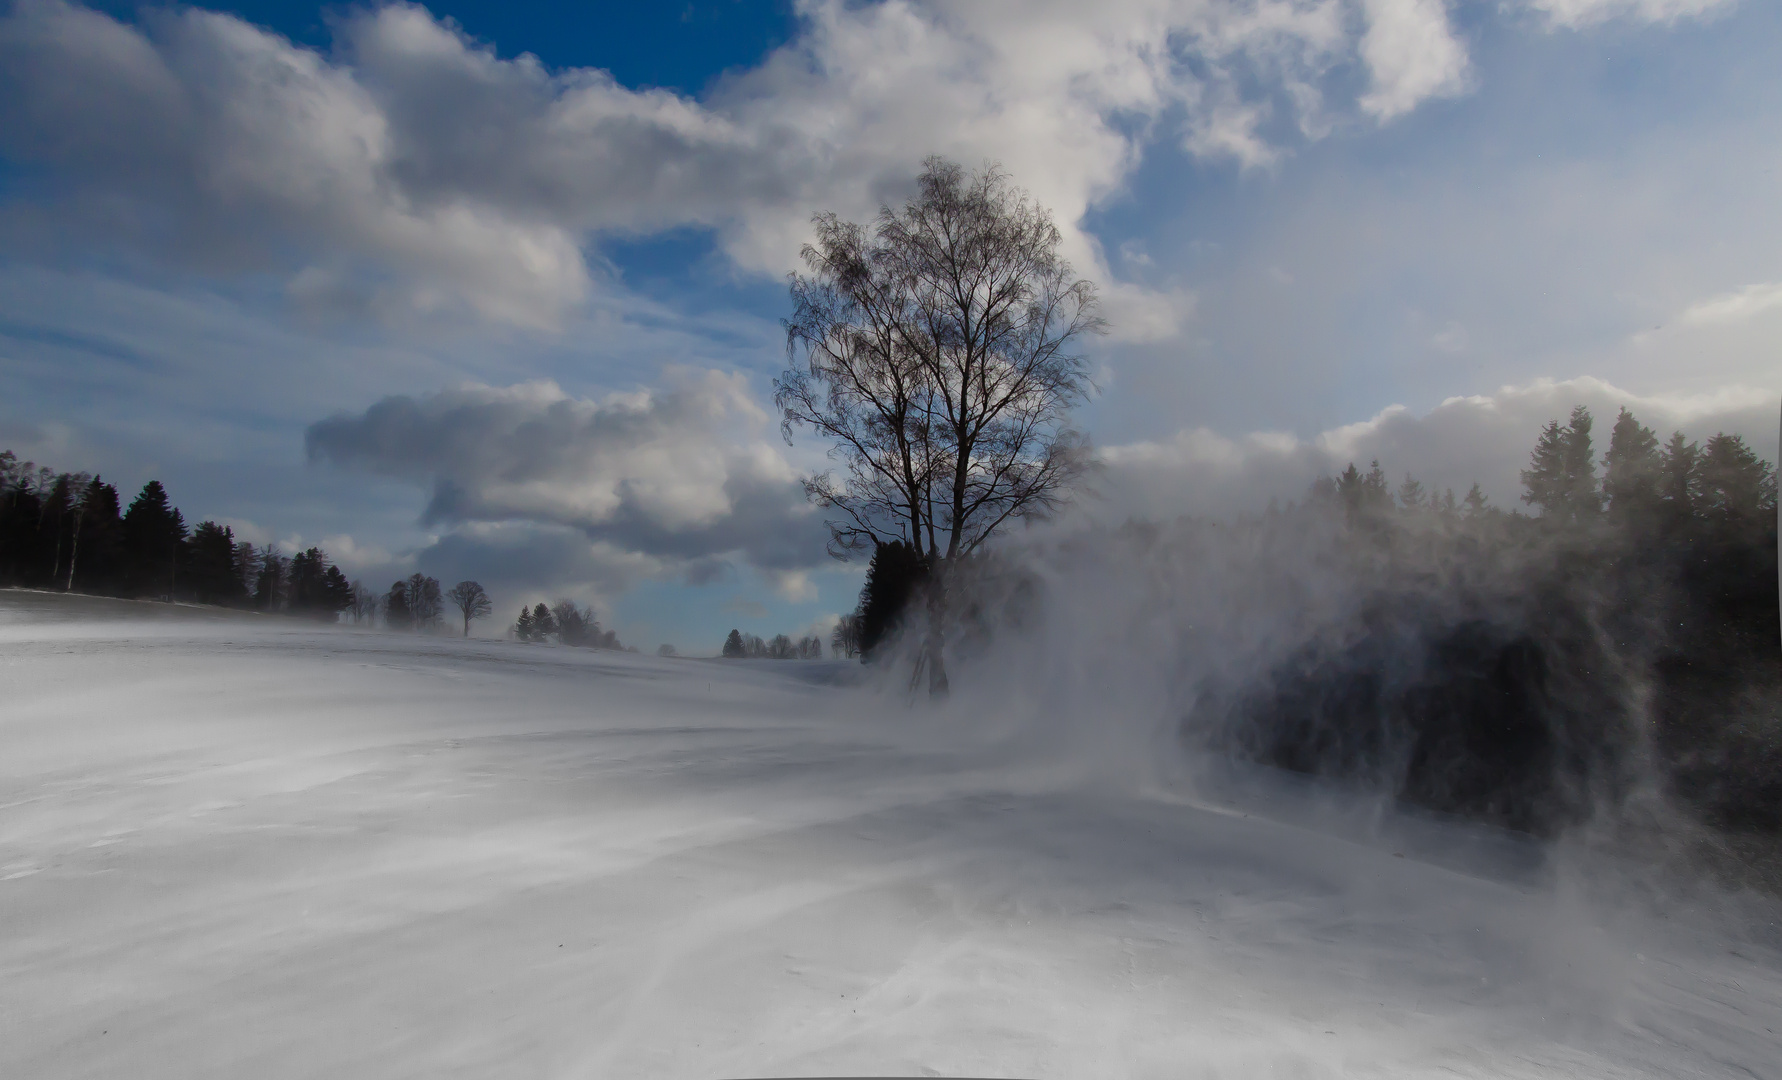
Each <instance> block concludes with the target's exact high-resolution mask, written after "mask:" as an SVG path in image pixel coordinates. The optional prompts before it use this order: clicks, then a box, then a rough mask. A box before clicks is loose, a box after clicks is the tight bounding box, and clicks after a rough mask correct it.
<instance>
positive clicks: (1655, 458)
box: [1603, 408, 1663, 518]
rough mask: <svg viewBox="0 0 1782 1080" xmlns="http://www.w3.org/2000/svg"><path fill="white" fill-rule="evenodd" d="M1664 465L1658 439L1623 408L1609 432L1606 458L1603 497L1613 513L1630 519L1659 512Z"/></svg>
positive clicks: (1649, 429) (1604, 459)
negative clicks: (1660, 481) (1660, 484)
mask: <svg viewBox="0 0 1782 1080" xmlns="http://www.w3.org/2000/svg"><path fill="white" fill-rule="evenodd" d="M1662 465H1663V461H1662V459H1661V458H1660V456H1659V453H1658V436H1656V435H1654V434H1653V433H1652V429H1651V428H1648V427H1643V426H1641V424H1640V422H1639V421H1638V420H1636V419H1634V414H1633V413H1631V412H1628V411H1627V409H1625V408H1623V409H1622V410H1621V413H1620V415H1618V416H1617V417H1616V418H1615V427H1614V428H1613V429H1612V430H1611V431H1610V432H1609V450H1608V453H1606V454H1604V455H1603V497H1604V498H1605V499H1606V500H1607V501H1608V504H1609V512H1610V513H1612V514H1615V515H1616V516H1617V517H1621V518H1627V517H1629V516H1634V517H1642V516H1645V515H1647V514H1650V513H1651V512H1652V511H1653V510H1655V509H1656V508H1657V506H1658V499H1659V476H1660V469H1661V467H1662Z"/></svg>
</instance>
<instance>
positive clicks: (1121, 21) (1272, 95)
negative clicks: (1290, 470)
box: [0, 0, 1466, 339]
mask: <svg viewBox="0 0 1782 1080" xmlns="http://www.w3.org/2000/svg"><path fill="white" fill-rule="evenodd" d="M1364 6H1365V8H1366V11H1367V23H1368V28H1367V31H1366V33H1365V35H1363V36H1362V37H1361V38H1359V40H1358V39H1356V37H1355V35H1354V34H1353V33H1352V32H1351V31H1350V29H1349V22H1350V21H1349V20H1348V19H1347V17H1346V15H1345V11H1346V10H1347V8H1346V7H1345V6H1344V4H1343V3H1341V2H1339V0H1244V2H1236V0H1125V2H1122V3H1111V4H1101V5H1096V6H1094V7H1093V8H1091V7H1088V6H1084V5H1081V4H1069V3H1062V2H1059V3H1039V4H974V5H940V4H926V3H915V2H907V0H890V2H887V3H881V4H865V5H859V4H847V3H842V2H840V0H810V2H808V3H806V4H804V5H803V6H802V7H801V12H800V13H801V16H802V32H801V33H800V35H799V36H798V37H797V38H796V39H795V40H794V41H793V42H791V43H790V44H788V45H787V46H785V47H784V48H782V49H781V50H779V51H778V52H776V53H775V54H773V55H771V56H770V57H768V58H767V59H766V60H765V61H764V62H763V63H762V64H761V65H759V66H758V67H756V68H755V69H753V70H749V71H746V72H743V73H741V74H738V75H735V76H732V77H730V78H729V79H728V80H727V81H725V82H723V83H721V84H720V85H719V87H718V88H717V89H715V90H714V91H713V92H712V93H711V94H710V95H708V97H707V98H706V99H705V100H703V101H695V100H692V99H689V98H686V97H682V96H680V95H677V94H674V93H671V92H667V91H663V90H646V91H634V90H631V89H628V88H626V87H623V86H620V85H618V84H617V83H616V82H614V80H613V79H612V78H611V76H610V75H608V74H607V73H606V72H604V71H598V70H590V69H574V70H567V71H559V72H552V71H548V70H546V69H545V68H544V67H543V66H542V65H540V64H539V63H538V62H537V61H536V60H534V59H533V58H531V57H530V56H522V57H520V58H518V59H512V60H504V59H501V58H499V57H498V56H496V55H495V54H494V53H493V52H492V51H491V50H489V49H487V48H485V47H483V46H481V45H478V44H476V43H474V42H471V41H469V40H467V39H466V38H464V37H463V36H462V35H461V34H459V33H458V32H457V31H456V30H455V29H453V28H452V27H450V26H448V25H446V24H442V23H440V22H438V21H437V20H435V19H434V18H433V17H432V16H431V15H430V14H429V13H428V12H426V11H425V10H424V9H422V8H420V7H415V6H409V5H401V4H397V5H391V6H386V7H382V8H379V9H375V10H365V11H360V12H358V13H356V14H353V15H351V16H349V17H347V18H346V19H345V20H344V21H343V22H342V23H341V24H340V25H339V27H338V30H337V39H336V51H335V52H334V53H333V54H332V55H331V56H328V57H324V56H322V55H321V54H318V53H316V52H313V51H311V50H308V49H303V48H299V47H297V46H294V45H292V44H291V43H290V42H289V41H286V40H285V39H283V38H280V37H278V36H276V35H272V34H269V33H267V32H265V31H262V30H259V29H257V28H254V27H251V26H249V25H248V24H246V23H244V22H242V21H240V20H238V19H235V18H233V17H230V16H227V15H221V14H216V13H211V12H206V11H202V10H197V9H183V10H176V11H162V12H159V13H155V14H152V15H151V16H148V17H147V18H146V22H145V25H144V27H143V28H141V29H138V28H136V27H131V26H126V25H124V24H122V23H119V22H117V21H114V20H112V19H110V18H108V17H106V16H104V15H100V14H97V13H94V12H92V11H89V10H87V9H84V8H81V7H77V6H72V5H69V4H67V3H64V2H62V0H24V2H22V3H20V4H18V5H17V6H16V7H15V8H14V9H13V11H12V12H11V13H10V14H9V15H8V16H6V17H5V18H4V19H0V99H4V100H6V101H8V102H9V103H10V105H9V107H8V108H7V109H6V110H4V111H3V112H0V147H3V148H4V149H5V150H6V151H7V152H8V153H9V154H11V155H13V156H15V157H18V158H22V159H26V160H30V161H34V162H36V163H39V164H41V165H47V166H50V167H53V168H56V169H59V170H60V171H61V174H62V178H63V181H64V183H63V184H61V185H60V187H61V190H62V191H63V193H64V194H63V198H64V200H65V201H66V202H67V203H68V205H72V206H75V207H77V208H78V210H79V212H78V213H77V214H75V215H73V219H77V220H81V221H88V222H91V221H94V220H101V219H102V220H104V221H105V222H107V223H108V224H107V225H106V226H105V227H106V228H108V229H110V230H112V231H113V232H117V233H126V234H131V235H133V236H134V237H135V239H136V240H137V241H138V242H139V243H140V245H141V246H142V247H143V248H144V249H145V250H151V251H157V252H158V251H161V250H163V249H168V250H175V251H178V252H180V253H183V254H184V255H185V256H186V257H188V258H194V259H199V260H201V261H208V262H211V263H215V262H219V261H221V262H224V263H231V262H233V263H239V262H240V261H241V260H243V259H252V260H258V261H261V262H267V263H272V264H275V265H286V264H289V263H290V262H291V260H292V256H293V253H295V255H296V256H297V257H296V260H295V265H287V269H288V272H289V274H290V279H289V293H290V295H291V296H292V297H293V298H294V299H295V300H296V301H298V302H299V303H301V304H304V305H306V306H309V307H312V308H316V309H322V310H342V309H347V310H361V309H362V310H364V311H367V312H370V313H373V314H379V315H383V316H386V317H391V316H401V315H402V314H404V313H415V312H419V313H428V312H438V311H443V310H449V309H452V308H453V307H455V306H458V305H461V304H466V305H468V306H469V307H470V308H471V309H472V310H474V311H476V312H478V313H479V314H480V315H482V316H484V317H486V318H490V319H495V320H501V321H507V322H512V323H516V324H520V325H525V326H541V327H549V326H554V325H556V324H557V323H558V321H559V320H560V319H561V318H562V317H563V315H564V313H565V312H566V311H568V310H569V309H572V308H574V307H575V306H577V305H578V304H580V303H581V302H583V300H584V299H585V298H586V296H587V295H588V293H589V290H590V289H591V287H592V280H591V278H590V276H589V273H588V270H587V267H586V265H585V263H584V261H583V257H582V254H581V251H580V245H581V243H582V242H583V241H584V240H585V238H586V237H587V236H588V235H589V234H591V233H592V234H598V233H602V232H627V233H648V232H652V231H655V230H659V229H663V228H668V227H674V226H683V225H695V226H710V227H713V228H715V229H717V230H718V232H719V235H720V237H721V242H722V244H723V247H724V250H725V251H726V252H727V253H728V254H729V256H730V257H731V258H732V259H733V260H734V261H735V262H736V263H737V264H738V265H739V266H741V267H743V268H745V269H748V270H756V271H766V272H770V273H774V274H778V273H781V272H784V271H785V270H786V269H788V268H789V267H790V266H791V265H792V264H793V263H794V262H795V260H796V255H797V251H798V248H799V246H800V244H801V243H802V242H803V241H804V239H805V238H806V236H807V233H808V227H809V226H808V218H809V215H810V213H811V212H812V210H814V209H818V208H828V209H834V210H836V211H838V212H841V213H844V214H847V215H849V216H852V217H856V218H859V217H864V216H867V215H869V214H871V213H872V212H873V211H874V210H875V209H876V208H877V206H878V205H879V204H880V203H881V202H883V201H886V200H890V199H894V198H895V197H897V196H898V195H899V194H901V192H902V191H903V190H904V189H905V187H906V186H907V184H908V183H909V181H910V179H911V177H913V175H914V173H915V171H916V169H917V167H918V166H919V163H920V161H921V159H922V158H923V157H924V156H926V155H928V154H930V153H936V152H938V153H943V154H947V155H951V156H953V157H955V158H958V159H961V160H964V161H967V162H969V163H974V164H975V163H976V162H978V161H981V160H984V159H995V160H999V161H1001V162H1002V163H1003V164H1004V165H1005V166H1007V167H1008V168H1009V170H1010V171H1011V172H1012V173H1013V174H1014V176H1015V177H1016V178H1017V179H1018V180H1019V181H1020V182H1021V183H1022V184H1024V185H1026V186H1027V187H1029V188H1030V189H1031V190H1032V192H1033V194H1034V195H1035V196H1036V198H1037V199H1038V200H1039V201H1040V202H1041V203H1043V204H1045V205H1047V206H1049V207H1050V208H1051V209H1052V210H1053V211H1054V212H1055V213H1056V214H1057V216H1058V218H1059V219H1060V222H1061V224H1062V225H1063V226H1064V227H1065V247H1066V250H1067V254H1068V256H1069V257H1070V258H1071V259H1072V261H1073V262H1074V263H1075V264H1076V265H1077V266H1078V267H1079V268H1080V269H1082V270H1083V271H1084V272H1086V273H1088V274H1090V275H1091V276H1093V277H1096V278H1097V279H1099V280H1101V281H1102V282H1103V284H1104V286H1105V287H1106V289H1107V290H1108V293H1109V298H1110V307H1117V308H1119V309H1120V311H1121V313H1122V315H1123V318H1122V319H1121V320H1117V321H1116V324H1115V325H1116V331H1117V332H1122V333H1125V332H1129V333H1131V334H1132V335H1133V336H1135V337H1137V338H1139V339H1154V338H1156V337H1159V336H1163V335H1164V334H1166V333H1168V332H1169V329H1170V328H1171V327H1173V326H1174V325H1176V324H1177V323H1178V322H1179V321H1180V319H1181V318H1182V316H1183V312H1184V308H1185V305H1184V303H1183V297H1181V296H1179V295H1175V294H1172V293H1168V292H1165V293H1161V294H1159V293H1153V292H1150V291H1149V290H1146V289H1143V288H1140V287H1138V286H1134V285H1131V284H1128V283H1121V282H1118V281H1116V280H1114V279H1113V277H1112V275H1111V273H1110V272H1109V266H1108V264H1107V262H1106V261H1105V259H1104V258H1103V256H1102V253H1101V252H1100V250H1099V249H1098V248H1097V247H1096V245H1095V244H1094V243H1093V242H1092V241H1091V240H1090V239H1089V238H1088V237H1087V236H1086V234H1084V233H1083V232H1082V231H1081V230H1080V229H1079V228H1078V225H1077V223H1078V222H1079V220H1080V219H1081V218H1082V217H1083V215H1084V213H1085V212H1086V211H1087V209H1088V208H1089V207H1090V206H1092V205H1093V204H1095V203H1096V202H1097V201H1098V200H1100V199H1102V198H1104V197H1106V196H1107V195H1109V194H1111V193H1114V192H1116V191H1117V190H1118V189H1119V188H1120V186H1121V184H1122V183H1123V182H1124V180H1125V178H1126V177H1127V175H1128V174H1129V173H1130V172H1131V171H1132V169H1133V168H1134V167H1135V166H1136V164H1137V162H1138V159H1139V154H1140V147H1141V146H1142V144H1143V140H1144V138H1145V133H1146V131H1148V129H1149V126H1150V125H1151V124H1153V123H1154V122H1156V121H1157V120H1158V119H1160V118H1161V117H1163V116H1165V115H1168V114H1171V113H1172V112H1179V113H1180V114H1181V115H1182V117H1183V124H1184V140H1185V142H1186V144H1187V145H1188V146H1189V147H1190V148H1191V149H1192V150H1193V151H1194V152H1196V153H1198V154H1202V155H1207V156H1214V157H1231V158H1234V159H1236V160H1237V161H1239V162H1240V163H1242V164H1244V165H1246V166H1256V165H1266V164H1268V163H1270V162H1272V161H1274V160H1277V159H1278V156H1279V154H1280V153H1281V151H1282V149H1283V145H1282V144H1281V142H1280V138H1281V137H1282V136H1281V134H1279V133H1277V134H1270V133H1268V132H1267V131H1266V130H1265V129H1266V128H1267V126H1268V124H1269V122H1270V120H1271V118H1272V117H1274V116H1275V115H1277V114H1278V113H1279V112H1280V111H1282V110H1285V111H1286V112H1288V113H1292V114H1295V118H1296V120H1297V122H1298V129H1299V131H1300V132H1301V134H1302V136H1304V137H1316V135H1317V134H1319V133H1322V132H1324V131H1327V130H1329V127H1330V125H1329V123H1328V119H1327V118H1326V117H1325V114H1326V113H1327V112H1328V111H1329V110H1331V109H1333V108H1335V109H1338V110H1341V109H1345V108H1349V107H1350V106H1348V105H1345V104H1343V102H1342V101H1341V100H1340V98H1341V95H1337V98H1336V99H1335V100H1336V104H1335V105H1332V104H1331V103H1332V101H1333V97H1332V94H1333V92H1334V90H1335V89H1336V88H1337V87H1338V83H1340V79H1338V80H1337V81H1336V82H1333V81H1332V80H1333V79H1335V78H1336V77H1337V76H1338V75H1339V74H1340V72H1341V70H1342V69H1343V68H1345V67H1346V66H1354V65H1357V64H1361V65H1365V67H1366V68H1367V70H1368V71H1369V72H1370V73H1371V76H1372V88H1371V89H1370V90H1369V91H1368V93H1367V95H1366V96H1365V97H1364V98H1363V99H1362V100H1361V101H1360V103H1359V107H1360V108H1361V109H1362V110H1363V111H1364V112H1366V113H1367V114H1369V115H1372V116H1374V117H1376V118H1378V119H1381V120H1386V119H1390V118H1392V117H1395V116H1398V115H1401V114H1403V113H1404V112H1407V111H1409V110H1411V109H1413V108H1415V107H1416V105H1417V104H1418V103H1419V102H1420V101H1423V100H1425V99H1427V98H1428V97H1431V96H1439V95H1443V94H1450V93H1454V92H1457V90H1458V89H1459V88H1460V86H1461V80H1462V79H1463V76H1464V73H1465V69H1466V55H1465V50H1464V46H1463V45H1461V44H1460V43H1459V42H1458V40H1457V39H1456V38H1455V37H1454V36H1453V34H1452V33H1451V31H1450V30H1449V28H1448V25H1447V17H1446V13H1445V11H1444V10H1443V8H1442V6H1441V4H1440V2H1439V0H1366V2H1365V4H1364ZM1327 84H1328V85H1327Z"/></svg>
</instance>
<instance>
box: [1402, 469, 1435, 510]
mask: <svg viewBox="0 0 1782 1080" xmlns="http://www.w3.org/2000/svg"><path fill="white" fill-rule="evenodd" d="M1431 504H1432V505H1433V499H1432V500H1431ZM1398 505H1399V506H1400V507H1401V508H1402V509H1405V510H1411V511H1416V510H1422V509H1424V498H1423V485H1422V484H1420V483H1418V482H1417V481H1416V480H1415V479H1413V478H1412V476H1411V474H1410V473H1405V482H1404V483H1402V484H1400V485H1398Z"/></svg>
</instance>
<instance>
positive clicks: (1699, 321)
mask: <svg viewBox="0 0 1782 1080" xmlns="http://www.w3.org/2000/svg"><path fill="white" fill-rule="evenodd" d="M1777 308H1782V282H1774V281H1772V282H1766V283H1764V284H1759V285H1747V286H1746V287H1744V288H1743V289H1740V290H1739V291H1737V292H1733V293H1727V294H1726V295H1724V296H1716V297H1712V298H1710V299H1707V300H1703V301H1701V302H1700V303H1696V304H1691V305H1690V306H1689V307H1688V308H1687V309H1686V310H1685V311H1684V312H1683V314H1682V315H1681V316H1679V318H1678V320H1677V321H1679V322H1681V323H1683V324H1684V325H1685V326H1728V325H1733V324H1736V323H1742V322H1745V321H1747V320H1749V319H1752V318H1755V317H1756V316H1758V315H1761V314H1763V313H1764V312H1766V311H1774V310H1775V309H1777Z"/></svg>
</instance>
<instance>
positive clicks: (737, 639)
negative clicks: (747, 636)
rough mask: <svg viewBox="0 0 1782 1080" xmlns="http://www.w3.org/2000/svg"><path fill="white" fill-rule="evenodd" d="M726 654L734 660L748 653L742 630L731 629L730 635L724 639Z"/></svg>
mask: <svg viewBox="0 0 1782 1080" xmlns="http://www.w3.org/2000/svg"><path fill="white" fill-rule="evenodd" d="M724 655H725V656H727V657H729V658H730V659H732V660H739V659H741V658H742V657H743V656H745V655H747V653H746V652H745V651H744V649H743V639H742V631H741V630H732V631H730V636H729V637H726V638H725V639H724Z"/></svg>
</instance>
